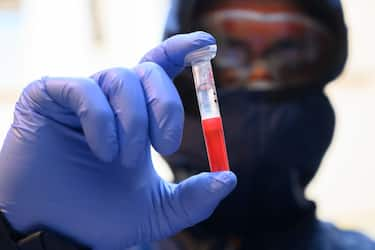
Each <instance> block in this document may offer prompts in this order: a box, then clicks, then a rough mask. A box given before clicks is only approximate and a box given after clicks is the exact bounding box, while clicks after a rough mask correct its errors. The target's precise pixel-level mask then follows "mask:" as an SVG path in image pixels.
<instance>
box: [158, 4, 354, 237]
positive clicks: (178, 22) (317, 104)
mask: <svg viewBox="0 0 375 250" xmlns="http://www.w3.org/2000/svg"><path fill="white" fill-rule="evenodd" d="M217 1H220V0H216V1H215V0H206V1H202V0H201V1H192V0H182V1H177V0H172V8H171V11H170V15H169V18H168V21H167V26H166V30H165V37H169V36H171V35H174V34H177V33H187V32H191V31H195V28H196V27H192V20H193V18H194V16H195V12H196V11H200V10H201V9H202V8H206V7H207V6H208V5H209V4H214V3H215V2H217ZM244 1H245V0H244ZM249 1H252V0H249ZM302 2H303V7H304V10H305V11H306V13H307V14H308V15H309V16H311V17H313V18H315V19H317V20H318V21H319V22H321V23H323V24H324V25H326V27H327V28H328V29H330V30H331V31H332V32H333V34H334V36H335V39H336V46H335V48H336V51H335V55H336V57H335V63H333V64H332V68H331V69H330V70H329V71H327V72H328V73H327V75H325V76H324V79H323V80H322V83H317V84H316V85H314V86H309V87H308V88H305V89H295V90H290V91H289V92H284V93H282V94H280V93H274V92H262V91H260V92H254V91H253V92H250V91H247V90H240V89H238V90H235V91H234V92H231V91H228V90H225V89H220V88H219V89H218V97H219V103H220V108H221V113H222V117H223V124H224V132H225V139H226V144H227V147H228V156H229V162H230V167H231V170H233V171H234V172H235V173H236V174H237V176H238V186H237V188H236V190H235V191H234V192H233V193H232V194H231V195H230V196H229V197H228V198H227V199H226V200H225V201H224V202H222V203H221V204H220V206H219V207H218V209H217V210H216V211H215V212H214V214H213V216H212V217H211V218H210V219H209V220H208V221H206V222H204V223H202V224H200V225H198V226H196V227H193V228H192V229H191V231H192V232H195V231H196V232H198V234H199V235H201V236H203V237H204V235H205V234H211V235H216V236H217V235H219V234H236V235H241V236H242V237H245V238H249V236H248V235H249V234H251V235H253V237H251V239H250V238H249V240H252V241H255V240H256V237H257V236H254V235H259V234H260V235H262V236H264V235H267V233H275V232H276V233H277V232H282V231H285V230H291V227H295V226H296V225H300V224H301V223H302V224H303V223H304V222H306V224H309V223H312V222H314V221H315V204H314V203H313V202H311V201H309V200H308V199H306V197H305V193H304V192H305V188H306V186H307V185H308V183H309V182H310V181H311V179H312V178H313V177H314V176H315V174H316V172H317V170H318V167H319V165H320V163H321V160H322V158H323V156H324V154H325V152H326V150H327V149H328V147H329V145H330V143H331V140H332V136H333V132H334V125H335V115H334V111H333V109H332V106H331V104H330V102H329V100H328V98H327V97H326V95H325V94H324V92H323V89H324V85H325V84H326V83H328V82H329V81H331V80H333V79H335V78H336V77H337V76H338V75H339V74H340V73H341V71H342V70H343V67H344V65H345V62H346V58H347V46H348V44H347V32H346V26H345V22H344V18H343V11H342V8H341V4H340V1H335V0H324V1H322V0H320V1H317V0H316V1H315V0H309V1H305V0H301V4H302ZM186 76H188V77H190V76H191V72H188V73H187V74H182V76H181V77H179V78H177V79H176V80H175V83H176V86H177V89H178V90H179V93H180V95H181V97H182V101H183V104H184V107H185V111H186V122H185V128H184V137H183V141H182V145H181V148H180V149H179V151H178V152H176V153H175V154H173V155H171V156H169V157H167V158H166V159H167V161H168V162H169V164H170V165H171V167H172V169H173V171H174V173H175V174H176V176H177V179H178V180H181V179H183V178H185V177H188V176H189V175H191V174H195V173H198V172H201V171H207V170H208V169H209V167H208V161H207V155H206V151H205V146H204V140H203V134H202V132H201V125H200V118H199V115H198V109H197V103H196V97H195V93H194V85H193V83H192V79H191V78H190V79H187V78H186ZM186 81H188V82H186ZM197 205H199V204H197ZM216 236H215V237H216Z"/></svg>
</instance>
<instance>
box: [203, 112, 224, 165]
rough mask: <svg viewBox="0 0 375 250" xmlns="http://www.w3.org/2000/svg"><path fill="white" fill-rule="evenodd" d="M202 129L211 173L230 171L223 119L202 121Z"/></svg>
mask: <svg viewBox="0 0 375 250" xmlns="http://www.w3.org/2000/svg"><path fill="white" fill-rule="evenodd" d="M202 128H203V134H204V140H205V142H206V149H207V155H208V161H209V163H210V168H211V172H219V171H229V163H228V155H227V148H226V146H225V139H224V131H223V123H222V121H221V117H215V118H209V119H205V120H202Z"/></svg>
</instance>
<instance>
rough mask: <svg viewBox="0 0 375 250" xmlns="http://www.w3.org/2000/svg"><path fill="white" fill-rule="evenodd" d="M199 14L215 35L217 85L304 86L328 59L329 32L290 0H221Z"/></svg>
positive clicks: (322, 70)
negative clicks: (207, 10) (262, 0)
mask: <svg viewBox="0 0 375 250" xmlns="http://www.w3.org/2000/svg"><path fill="white" fill-rule="evenodd" d="M202 16H203V17H202V18H201V19H200V24H201V26H203V27H204V28H206V29H207V30H208V31H209V32H211V33H213V34H214V35H215V36H216V38H217V42H218V55H217V57H216V59H215V65H216V67H217V68H218V70H217V71H216V78H217V79H218V82H219V83H220V84H221V86H222V87H223V86H224V87H239V86H241V87H246V88H248V89H250V90H270V89H283V88H293V87H299V86H304V85H307V84H311V83H314V82H317V81H319V78H320V76H321V75H322V74H323V73H325V69H326V68H327V65H328V63H329V61H330V56H329V55H330V50H331V46H332V39H331V34H330V32H329V31H328V30H326V29H325V27H324V26H322V25H321V24H320V23H318V22H316V21H315V20H313V19H311V18H310V17H308V16H306V15H303V14H302V13H301V11H300V10H299V9H298V8H297V6H296V5H295V4H293V3H291V2H290V1H273V2H271V3H269V2H267V3H262V2H260V3H256V2H255V3H254V1H239V0H233V1H226V2H224V4H220V5H218V6H216V7H215V8H214V9H212V10H210V11H209V12H207V13H204V15H202Z"/></svg>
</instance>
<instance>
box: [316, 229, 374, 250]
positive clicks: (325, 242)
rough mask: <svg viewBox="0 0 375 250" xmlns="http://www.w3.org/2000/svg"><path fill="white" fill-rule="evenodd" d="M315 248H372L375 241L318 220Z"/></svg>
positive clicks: (331, 249)
mask: <svg viewBox="0 0 375 250" xmlns="http://www.w3.org/2000/svg"><path fill="white" fill-rule="evenodd" d="M315 237H316V238H315V242H316V243H317V244H319V246H316V248H315V249H321V250H374V249H375V241H374V240H373V239H370V238H369V237H368V236H366V235H364V234H362V233H360V232H356V231H351V230H342V229H340V228H338V227H336V226H335V225H333V224H331V223H327V222H319V223H318V225H317V228H316V231H315Z"/></svg>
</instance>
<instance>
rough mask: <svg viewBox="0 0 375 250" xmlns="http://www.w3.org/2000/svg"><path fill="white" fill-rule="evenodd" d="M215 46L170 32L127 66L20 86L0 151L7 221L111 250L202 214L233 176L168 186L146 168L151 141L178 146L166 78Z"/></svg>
mask: <svg viewBox="0 0 375 250" xmlns="http://www.w3.org/2000/svg"><path fill="white" fill-rule="evenodd" d="M214 42H215V41H214V39H213V38H212V36H210V35H208V34H206V33H203V32H197V33H192V34H187V35H178V36H175V37H173V38H170V39H168V40H166V41H164V42H163V43H162V44H161V45H160V46H158V47H156V48H155V49H153V50H152V51H150V52H149V53H148V54H147V55H146V56H145V57H144V59H143V61H142V63H140V64H139V65H137V66H136V67H135V68H133V69H131V70H129V69H121V68H117V69H110V70H106V71H103V72H100V73H97V74H95V75H94V76H92V77H91V78H81V79H78V78H49V77H47V78H43V79H42V80H39V81H36V82H33V83H31V84H30V85H29V86H28V87H26V88H25V90H24V92H23V94H22V96H21V97H20V99H19V101H18V102H17V104H16V108H15V115H14V122H13V124H12V127H11V129H10V130H9V132H8V134H7V137H6V140H5V142H4V145H3V148H2V151H1V154H0V206H1V208H2V211H3V212H4V213H5V215H6V217H7V219H8V220H9V221H10V223H11V225H12V226H13V227H14V228H15V229H16V230H19V231H21V232H29V231H33V230H36V229H38V230H40V229H49V230H53V231H55V232H58V233H61V234H63V235H65V236H67V237H70V238H72V239H74V240H76V241H78V242H80V243H82V244H85V245H87V246H89V247H91V248H93V249H96V250H98V249H99V250H111V249H124V248H126V247H128V246H131V245H134V244H137V243H140V242H145V241H152V240H157V239H161V238H165V237H167V236H169V235H172V234H174V233H176V232H178V231H180V230H182V229H183V228H186V227H189V226H191V225H193V224H195V223H197V222H199V221H201V220H203V219H205V218H207V217H208V216H209V215H210V214H211V213H212V212H213V210H214V208H215V207H216V206H217V205H218V203H219V202H220V200H222V199H223V198H224V197H225V196H226V195H227V194H228V193H230V192H231V190H232V189H233V188H234V186H235V184H236V177H235V175H234V174H233V173H231V172H222V173H202V174H199V175H196V176H193V177H191V178H190V179H187V180H186V181H184V182H182V183H180V184H171V183H167V182H165V181H163V180H162V179H161V178H160V177H159V176H158V175H157V173H156V172H155V170H154V168H153V164H152V161H151V157H150V145H151V144H152V145H153V146H154V147H155V149H156V150H157V151H158V152H160V153H161V154H169V153H172V152H174V151H175V150H176V149H177V148H178V147H179V144H180V140H181V134H182V129H183V117H184V114H183V107H182V104H181V101H180V98H179V96H178V93H177V91H176V89H175V87H174V85H173V83H172V81H171V78H173V77H174V76H175V75H176V74H177V73H178V72H179V71H181V70H182V68H183V60H184V56H185V55H186V54H187V53H188V52H190V51H192V50H194V49H197V48H200V47H202V46H205V45H208V44H212V43H214ZM147 61H148V62H147Z"/></svg>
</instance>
